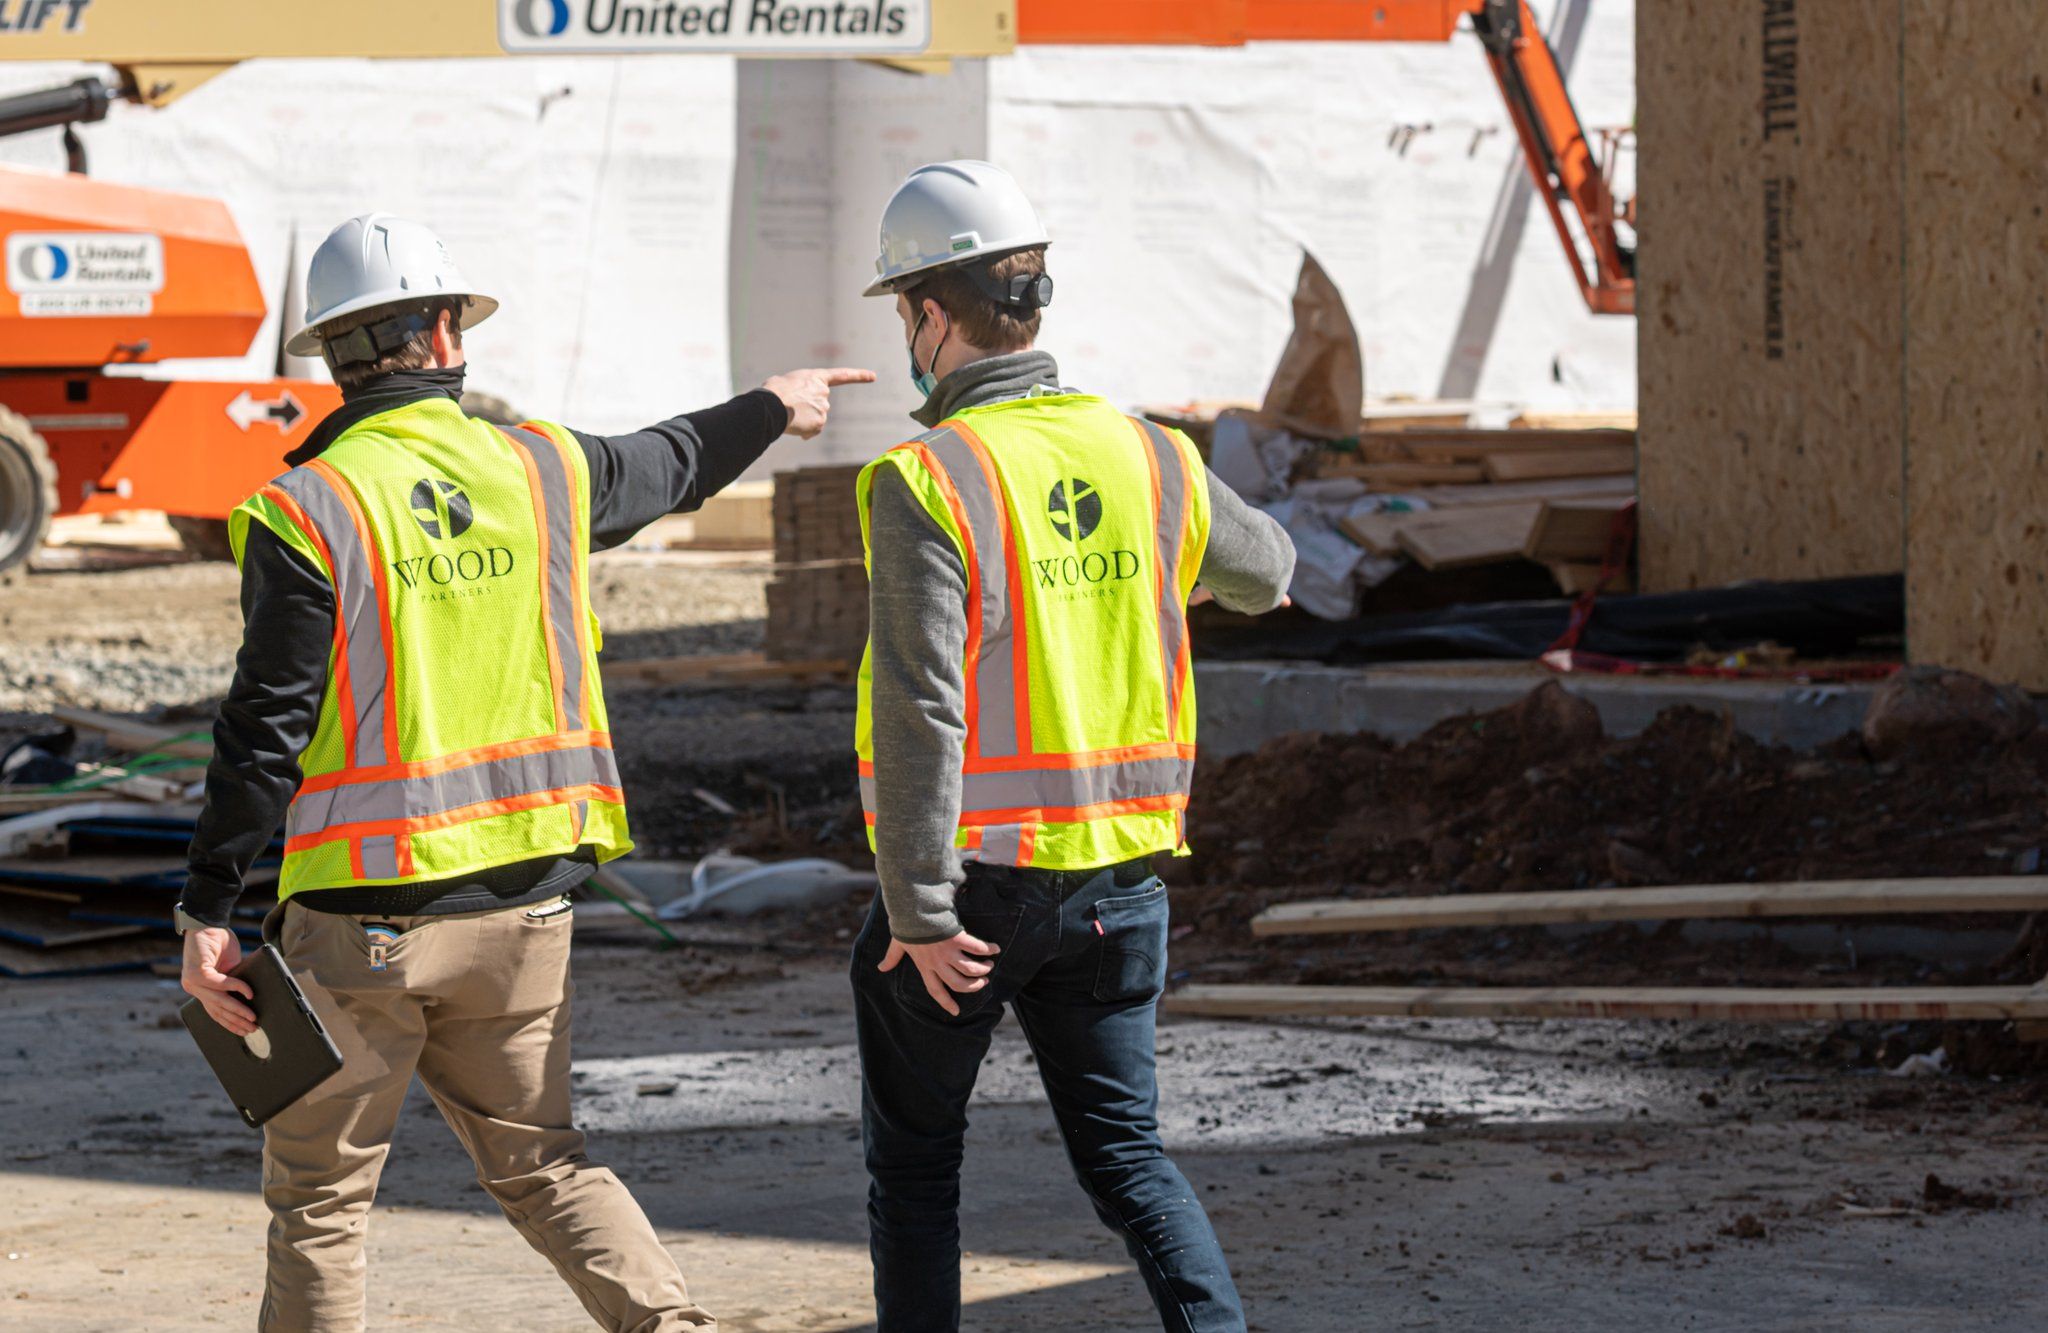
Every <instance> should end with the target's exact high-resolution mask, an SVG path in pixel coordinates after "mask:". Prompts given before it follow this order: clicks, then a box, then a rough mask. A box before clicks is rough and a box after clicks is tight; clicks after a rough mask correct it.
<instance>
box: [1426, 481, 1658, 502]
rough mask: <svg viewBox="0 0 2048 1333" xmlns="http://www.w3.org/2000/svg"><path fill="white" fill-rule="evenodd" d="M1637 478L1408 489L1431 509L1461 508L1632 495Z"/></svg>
mask: <svg viewBox="0 0 2048 1333" xmlns="http://www.w3.org/2000/svg"><path fill="white" fill-rule="evenodd" d="M1635 493H1636V479H1635V478H1634V477H1629V476H1622V475H1620V474H1616V475H1615V476H1611V477H1560V478H1552V479H1550V480H1548V481H1502V482H1494V483H1491V484H1489V485H1485V486H1432V487H1430V488H1429V489H1427V490H1419V491H1411V492H1410V494H1412V495H1413V496H1414V497H1415V498H1416V499H1418V500H1425V501H1427V502H1428V503H1429V506H1430V508H1432V509H1462V508H1469V507H1471V506H1473V505H1505V504H1521V503H1523V502H1524V501H1528V500H1582V499H1589V498H1592V497H1594V496H1600V495H1634V494H1635Z"/></svg>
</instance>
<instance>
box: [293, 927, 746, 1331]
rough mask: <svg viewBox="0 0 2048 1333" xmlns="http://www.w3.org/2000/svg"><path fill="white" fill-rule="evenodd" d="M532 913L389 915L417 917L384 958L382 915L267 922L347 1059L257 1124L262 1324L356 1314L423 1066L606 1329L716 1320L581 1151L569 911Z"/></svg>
mask: <svg viewBox="0 0 2048 1333" xmlns="http://www.w3.org/2000/svg"><path fill="white" fill-rule="evenodd" d="M551 906H552V904H551ZM532 910H533V909H528V908H517V907H515V908H509V909H505V910H502V911H494V912H477V913H472V914H468V915H462V916H419V917H398V918H381V919H384V920H390V921H391V922H392V923H393V924H395V925H397V926H399V927H401V928H402V929H403V931H404V933H403V934H401V935H400V936H399V938H398V941H397V943H395V944H393V945H392V946H390V948H389V950H388V953H387V960H388V961H387V965H386V968H385V970H383V971H373V970H372V969H371V959H370V945H369V941H368V940H367V939H366V938H365V936H364V934H363V923H364V922H365V921H371V920H379V919H380V918H373V917H353V916H338V915H334V914H332V913H327V912H314V911H309V910H307V909H306V908H304V907H299V906H294V905H290V904H287V905H286V906H284V907H282V908H280V909H279V911H278V913H277V914H276V915H274V916H273V917H272V920H271V923H270V928H269V929H270V933H272V934H273V935H274V938H275V942H276V944H277V946H278V948H279V950H280V951H282V952H283V954H284V956H285V959H286V960H287V961H288V962H289V963H290V964H291V967H292V971H293V972H294V973H295V974H297V976H298V978H299V981H300V984H301V985H303V986H304V987H305V988H306V993H307V996H308V998H309V999H310V1000H311V1002H312V1003H313V1005H314V1007H315V1009H316V1010H317V1011H319V1012H320V1014H321V1017H322V1019H323V1021H325V1022H327V1024H328V1026H329V1029H330V1031H331V1032H332V1034H333V1036H334V1039H335V1041H336V1043H337V1044H338V1045H339V1046H340V1047H341V1049H342V1054H343V1057H344V1059H345V1061H346V1064H345V1065H344V1067H343V1069H342V1071H341V1072H340V1073H338V1074H336V1075H335V1076H334V1078H332V1079H330V1080H329V1081H328V1082H327V1083H325V1084H323V1085H322V1086H321V1087H320V1088H318V1089H316V1090H315V1091H314V1092H313V1094H312V1095H311V1096H309V1097H307V1098H306V1099H305V1100H304V1101H301V1102H299V1103H298V1104H297V1105H295V1106H293V1107H291V1108H290V1109H289V1110H286V1111H284V1112H283V1113H282V1114H280V1115H278V1116H276V1117H275V1118H274V1119H272V1120H271V1121H270V1123H269V1124H267V1125H265V1126H264V1130H263V1198H264V1201H265V1202H266V1203H268V1204H269V1205H270V1213H271V1222H270V1243H269V1257H270V1275H269V1281H268V1283H267V1285H266V1288H265V1291H264V1296H263V1311H262V1315H261V1318H260V1320H259V1327H260V1328H261V1329H263V1330H266V1333H271V1331H274V1333H330V1331H332V1333H358V1330H361V1329H362V1328H363V1326H364V1322H363V1320H364V1272H365V1264H364V1261H363V1236H364V1231H365V1227H366V1225H367V1223H368V1221H369V1214H370V1202H371V1200H372V1199H373V1198H375V1197H376V1193H377V1177H378V1175H379V1173H380V1172H381V1171H382V1169H383V1166H384V1158H385V1155H386V1154H387V1153H388V1152H389V1151H390V1147H391V1135H392V1130H393V1129H394V1128H395V1126H396V1124H397V1121H398V1112H399V1107H400V1105H401V1104H402V1103H403V1102H404V1100H405V1093H406V1088H407V1087H408V1086H409V1085H410V1084H411V1082H412V1078H413V1075H414V1074H418V1075H419V1079H420V1082H421V1083H422V1084H423V1085H424V1086H425V1087H426V1090H427V1093H428V1095H429V1096H431V1097H432V1098H433V1099H434V1103H435V1105H437V1106H439V1107H440V1108H441V1114H442V1116H443V1117H445V1118H446V1119H447V1121H448V1124H449V1127H450V1128H452V1129H453V1130H454V1131H455V1135H456V1137H457V1138H459V1139H461V1140H462V1146H463V1147H464V1148H466V1149H468V1150H469V1155H470V1158H471V1159H472V1160H473V1161H475V1163H476V1174H477V1180H478V1181H479V1182H480V1183H481V1184H482V1185H483V1187H484V1189H485V1190H486V1191H488V1192H489V1193H490V1196H491V1197H492V1198H493V1199H495V1200H496V1201H497V1203H498V1206H499V1207H500V1208H501V1209H503V1210H504V1213H505V1216H506V1217H507V1218H509V1219H510V1220H511V1222H512V1225H513V1226H515V1227H517V1228H518V1229H519V1233H520V1234H521V1235H522V1236H525V1237H526V1240H527V1243H528V1244H530V1245H532V1246H533V1248H534V1249H536V1250H539V1251H540V1252H541V1253H542V1254H543V1255H546V1256H547V1258H548V1261H549V1262H550V1263H552V1264H554V1266H555V1270H556V1271H557V1272H559V1273H560V1274H561V1275H562V1280H563V1281H565V1282H567V1283H568V1284H569V1287H570V1289H571V1290H573V1291H574V1292H575V1293H576V1296H577V1299H579V1300H581V1301H582V1302H583V1308H584V1309H586V1310H588V1311H589V1312H590V1315H591V1318H593V1319H595V1320H596V1321H597V1323H598V1324H599V1326H601V1327H603V1328H606V1329H610V1330H617V1331H622V1333H667V1330H673V1329H684V1328H688V1329H715V1328H716V1327H717V1325H716V1322H715V1321H714V1320H713V1319H712V1317H711V1316H710V1315H708V1314H706V1313H705V1312H704V1311H703V1310H701V1309H699V1308H698V1307H697V1306H695V1305H693V1304H692V1303H691V1302H690V1296H689V1293H688V1291H686V1290H685V1289H684V1286H683V1275H682V1273H681V1272H680V1271H679V1270H678V1269H677V1267H676V1264H675V1260H674V1259H673V1258H671V1257H670V1256H669V1253H668V1251H667V1250H665V1249H663V1248H662V1244H661V1241H660V1240H659V1239H658V1238H657V1237H656V1236H655V1234H654V1228H653V1227H652V1226H650V1225H649V1224H648V1221H647V1218H646V1215H645V1214H643V1213H642V1212H641V1211H640V1206H639V1205H638V1204H636V1203H635V1202H634V1201H633V1197H632V1195H630V1194H628V1193H627V1192H626V1187H625V1186H624V1185H622V1184H620V1183H619V1180H618V1177H616V1176H614V1175H613V1174H612V1173H611V1172H610V1171H609V1170H608V1169H606V1168H605V1167H602V1166H599V1165H597V1164H596V1163H594V1162H592V1161H590V1160H589V1159H588V1158H586V1157H585V1156H584V1155H583V1135H582V1134H581V1133H579V1132H578V1131H577V1130H576V1128H575V1126H574V1125H573V1124H572V1123H571V1120H570V1109H569V998H570V995H571V993H572V987H571V985H570V981H569V933H570V929H571V922H570V916H569V913H568V912H566V911H562V912H557V913H556V914H554V915H542V916H534V915H531V911H532Z"/></svg>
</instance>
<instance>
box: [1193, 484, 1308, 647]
mask: <svg viewBox="0 0 2048 1333" xmlns="http://www.w3.org/2000/svg"><path fill="white" fill-rule="evenodd" d="M1202 475H1203V476H1205V477H1207V478H1208V481H1209V548H1208V550H1207V552H1205V553H1204V554H1203V556H1202V573H1201V584H1202V586H1203V587H1205V588H1207V589H1208V590H1209V591H1210V592H1211V593H1213V594H1215V597H1216V601H1217V603H1218V604H1219V605H1220V606H1222V607H1223V608H1224V609H1225V610H1228V611H1238V612H1242V613H1243V614H1245V615H1252V616H1256V615H1262V614H1264V613H1265V612H1267V611H1271V610H1272V609H1273V608H1274V607H1276V606H1278V605H1280V599H1281V598H1282V597H1285V596H1286V595H1287V585H1288V584H1290V583H1292V582H1293V581H1294V540H1293V539H1292V538H1290V537H1289V536H1288V535H1287V529H1285V528H1283V527H1281V526H1280V524H1279V523H1278V521H1276V520H1275V519H1274V518H1273V516H1272V515H1271V514H1262V513H1260V512H1259V511H1258V510H1256V509H1254V508H1252V507H1251V506H1250V505H1248V504H1246V503H1245V502H1244V501H1243V500H1241V499H1239V498H1238V494H1237V492H1236V491H1233V490H1231V489H1230V487H1229V485H1227V484H1226V483H1225V482H1223V481H1222V480H1220V479H1219V478H1218V477H1217V476H1216V474H1215V473H1214V472H1211V471H1209V470H1208V469H1207V468H1204V469H1202Z"/></svg>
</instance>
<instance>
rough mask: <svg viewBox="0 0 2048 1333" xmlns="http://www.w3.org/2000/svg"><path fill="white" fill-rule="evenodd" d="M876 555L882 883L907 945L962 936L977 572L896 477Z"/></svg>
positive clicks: (875, 527)
mask: <svg viewBox="0 0 2048 1333" xmlns="http://www.w3.org/2000/svg"><path fill="white" fill-rule="evenodd" d="M868 540H869V545H870V547H871V549H872V551H873V559H872V568H871V570H870V573H869V578H868V633H869V636H870V639H871V641H872V643H873V668H872V669H873V672H874V695H873V700H874V701H873V708H872V716H873V719H874V728H875V872H876V874H877V875H878V876H879V877H880V878H881V881H882V904H883V906H884V907H886V908H887V909H888V912H889V932H890V933H891V934H892V935H894V936H895V937H896V938H897V939H899V940H902V941H903V942H904V943H906V944H929V943H931V942H933V941H935V940H943V939H948V938H950V937H952V936H954V935H957V934H959V933H960V918H959V917H957V916H955V915H954V914H953V894H954V891H955V890H956V889H957V888H958V887H959V885H960V883H961V880H962V875H961V870H960V854H959V852H958V851H957V850H955V848H954V846H953V835H954V830H955V829H956V828H957V827H958V825H959V822H960V760H961V755H962V753H963V751H964V747H965V745H966V741H967V718H966V707H967V686H966V681H965V680H964V678H963V676H964V672H965V669H966V667H965V664H966V658H967V571H966V570H965V568H963V567H962V565H961V563H960V553H959V552H958V551H956V550H954V549H953V543H952V541H951V539H949V538H948V537H947V536H946V534H945V533H944V532H942V531H941V530H940V528H939V525H938V524H937V523H934V522H933V521H932V517H931V515H929V514H927V513H926V512H925V509H924V506H923V505H922V504H920V503H919V502H918V499H917V497H916V496H915V495H913V494H912V493H911V490H910V486H909V484H908V483H906V482H905V481H904V480H903V478H902V476H900V475H899V474H898V473H897V472H896V471H895V469H893V468H880V469H877V470H876V473H875V489H874V494H873V496H872V497H871V499H870V504H869V511H868Z"/></svg>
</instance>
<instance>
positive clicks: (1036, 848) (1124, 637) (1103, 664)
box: [855, 394, 1209, 870]
mask: <svg viewBox="0 0 2048 1333" xmlns="http://www.w3.org/2000/svg"><path fill="white" fill-rule="evenodd" d="M883 468H894V469H895V470H896V471H897V472H899V473H900V474H901V475H902V476H903V479H904V480H905V481H906V482H908V483H909V485H910V489H911V491H912V493H913V494H915V495H916V496H917V497H918V499H919V500H920V501H921V502H922V503H923V505H924V507H925V510H926V511H927V512H928V513H929V514H930V515H931V516H932V520H933V521H934V522H935V523H937V524H938V525H939V527H940V528H941V529H942V530H943V531H944V532H945V533H946V535H947V537H949V538H950V539H951V540H952V542H953V545H954V546H955V547H956V548H957V549H958V550H959V553H960V561H961V564H962V566H963V567H964V568H965V570H966V574H967V651H966V658H967V660H966V662H965V664H964V665H965V668H966V675H965V681H966V721H967V737H966V751H965V754H964V757H963V763H962V773H961V810H960V825H959V830H958V834H957V837H956V842H957V845H958V846H960V847H961V848H963V849H964V850H965V853H966V855H967V857H968V858H969V859H975V860H980V861H984V862H988V863H991V864H997V865H1013V866H1038V867H1041V868H1044V869H1050V870H1086V869H1093V868H1095V867H1098V866H1106V865H1114V864H1117V863H1119V862H1122V861H1128V860H1131V859H1133V858H1136V857H1139V856H1145V855H1148V854H1150V853H1153V852H1160V851H1173V852H1175V853H1178V854H1184V853H1185V852H1186V850H1187V848H1186V843H1185V838H1184V837H1183V825H1184V817H1185V812H1186V809H1187V803H1188V786H1189V782H1190V779H1191V778H1192V776H1193V773H1194V766H1195V688H1194V672H1193V667H1192V664H1191V663H1190V661H1189V655H1188V629H1187V599H1188V594H1189V593H1190V592H1191V591H1192V590H1193V588H1194V585H1195V578H1196V576H1197V574H1198V573H1199V572H1200V571H1201V567H1202V553H1203V551H1204V550H1205V549H1206V548H1207V546H1208V541H1209V490H1208V487H1207V485H1206V484H1205V482H1204V480H1203V475H1202V460H1201V457H1200V455H1198V454H1197V453H1196V452H1195V448H1194V446H1193V445H1192V444H1190V443H1189V442H1188V440H1187V438H1186V437H1185V436H1183V435H1181V434H1180V433H1179V432H1177V431H1171V430H1166V429H1164V428H1162V427H1160V426H1157V425H1155V424H1153V423H1152V422H1149V421H1141V420H1137V419H1134V418H1131V417H1126V416H1125V415H1123V414H1122V413H1121V412H1119V411H1117V410H1116V408H1115V407H1113V406H1112V405H1110V404H1109V403H1108V402H1106V401H1104V400H1103V399H1101V398H1095V397H1090V396H1085V395H1080V394H1057V395H1044V396H1039V397H1031V398H1019V399H1014V400H1012V401H1009V402H1004V403H996V404H991V405H989V406H986V407H975V408H969V409H967V410H966V411H963V412H961V413H959V414H957V415H956V416H953V417H951V418H950V419H948V420H947V421H945V422H943V423H942V424H941V425H940V426H939V427H938V429H936V430H934V431H932V432H930V433H929V434H927V435H925V436H923V437H921V438H919V439H916V440H913V441H911V442H910V443H908V444H904V445H899V446H898V447H897V448H895V449H892V450H890V451H889V452H888V453H886V454H884V455H882V457H881V458H879V459H877V460H876V461H875V462H873V463H871V464H869V465H868V467H867V468H866V469H865V470H863V471H862V473H861V475H860V481H859V483H858V486H857V491H856V496H857V503H858V505H859V508H860V519H861V534H862V540H863V541H864V542H865V541H867V540H868V514H869V502H870V498H871V496H872V493H873V487H874V479H875V476H876V474H877V473H878V472H879V471H881V470H882V469H883ZM869 561H870V565H869V567H870V569H872V568H873V565H872V561H873V548H872V546H870V547H869ZM872 685H873V645H872V644H870V645H869V650H868V657H867V658H866V659H865V660H863V662H862V663H861V672H860V708H859V715H858V720H857V722H856V724H855V728H856V734H855V747H856V749H857V750H858V752H859V755H860V787H861V803H862V805H863V806H864V807H865V808H866V810H867V822H868V837H869V841H870V844H872V842H873V839H874V833H875V782H874V757H875V751H874V717H873V709H872Z"/></svg>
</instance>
